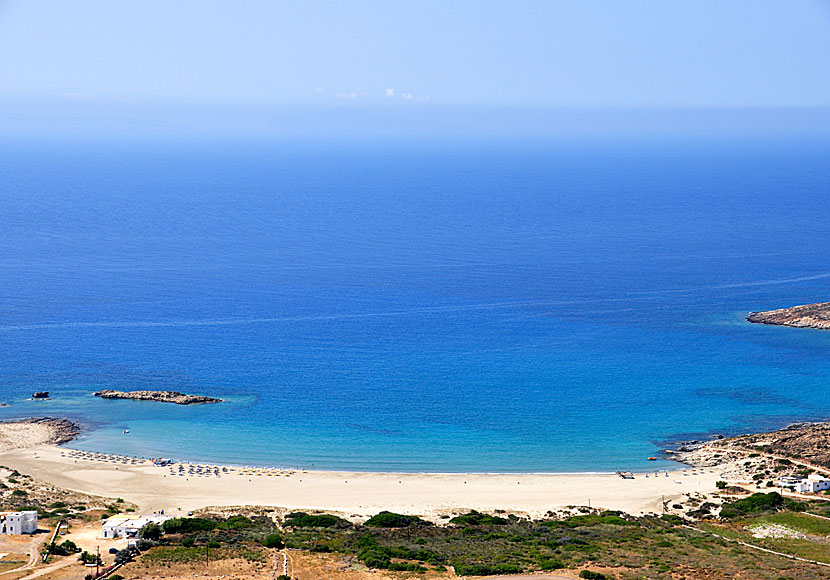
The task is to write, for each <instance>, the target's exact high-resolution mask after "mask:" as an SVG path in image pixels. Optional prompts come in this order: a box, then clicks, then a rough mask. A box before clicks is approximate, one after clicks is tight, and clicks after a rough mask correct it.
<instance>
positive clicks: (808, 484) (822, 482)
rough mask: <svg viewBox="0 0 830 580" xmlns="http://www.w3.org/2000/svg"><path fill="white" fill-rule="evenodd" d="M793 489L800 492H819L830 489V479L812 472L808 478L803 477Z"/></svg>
mask: <svg viewBox="0 0 830 580" xmlns="http://www.w3.org/2000/svg"><path fill="white" fill-rule="evenodd" d="M793 489H794V490H795V491H797V492H798V493H818V492H820V491H824V490H827V489H830V479H827V478H825V477H824V476H821V475H818V474H817V473H811V474H810V475H808V476H807V479H802V480H801V481H800V482H799V483H797V484H796V485H795V487H793Z"/></svg>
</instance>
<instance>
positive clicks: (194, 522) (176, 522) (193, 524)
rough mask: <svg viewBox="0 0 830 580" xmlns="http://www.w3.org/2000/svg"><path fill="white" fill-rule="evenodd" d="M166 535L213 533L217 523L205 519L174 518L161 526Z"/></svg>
mask: <svg viewBox="0 0 830 580" xmlns="http://www.w3.org/2000/svg"><path fill="white" fill-rule="evenodd" d="M161 527H162V529H163V530H164V533H166V534H183V533H188V532H203V531H211V530H213V529H215V528H216V522H214V521H213V520H208V519H205V518H173V519H171V520H167V521H166V522H164V523H162V525H161Z"/></svg>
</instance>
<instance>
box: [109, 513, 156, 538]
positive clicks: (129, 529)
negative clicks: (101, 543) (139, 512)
mask: <svg viewBox="0 0 830 580" xmlns="http://www.w3.org/2000/svg"><path fill="white" fill-rule="evenodd" d="M170 518H171V516H162V515H150V516H133V515H117V516H112V517H109V518H107V519H106V520H104V522H103V524H102V525H101V537H102V538H105V539H111V538H135V537H136V536H138V533H139V532H140V531H141V530H142V529H144V526H146V525H147V524H158V525H161V524H162V523H163V522H165V521H167V520H169V519H170Z"/></svg>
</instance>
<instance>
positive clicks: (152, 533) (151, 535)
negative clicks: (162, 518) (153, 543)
mask: <svg viewBox="0 0 830 580" xmlns="http://www.w3.org/2000/svg"><path fill="white" fill-rule="evenodd" d="M138 537H139V538H144V539H147V540H158V539H159V538H160V537H161V527H160V526H159V525H158V524H156V523H154V522H150V523H149V524H147V525H146V526H144V527H143V528H141V531H140V532H139V533H138Z"/></svg>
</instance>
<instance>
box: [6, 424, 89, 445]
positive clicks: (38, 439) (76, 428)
mask: <svg viewBox="0 0 830 580" xmlns="http://www.w3.org/2000/svg"><path fill="white" fill-rule="evenodd" d="M80 433H81V426H80V425H78V424H77V423H73V422H72V421H69V420H67V419H55V418H52V417H35V418H31V419H23V420H20V421H5V422H2V423H0V452H2V451H8V450H11V449H25V448H28V447H35V446H37V445H61V444H63V443H68V442H70V441H72V440H73V439H75V437H77V436H78V435H80Z"/></svg>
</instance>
